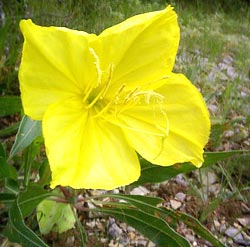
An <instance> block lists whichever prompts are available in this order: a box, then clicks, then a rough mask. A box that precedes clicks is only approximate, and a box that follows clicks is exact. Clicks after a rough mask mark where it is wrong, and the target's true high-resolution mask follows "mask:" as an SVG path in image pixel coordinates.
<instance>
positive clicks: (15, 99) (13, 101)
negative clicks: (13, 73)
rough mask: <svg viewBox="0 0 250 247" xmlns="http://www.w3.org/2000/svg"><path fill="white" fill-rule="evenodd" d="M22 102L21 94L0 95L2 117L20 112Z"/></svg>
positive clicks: (0, 113)
mask: <svg viewBox="0 0 250 247" xmlns="http://www.w3.org/2000/svg"><path fill="white" fill-rule="evenodd" d="M21 109H22V103H21V99H20V97H19V96H1V97H0V117H4V116H8V115H12V114H15V113H18V112H20V111H21Z"/></svg>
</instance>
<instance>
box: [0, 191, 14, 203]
mask: <svg viewBox="0 0 250 247" xmlns="http://www.w3.org/2000/svg"><path fill="white" fill-rule="evenodd" d="M15 199H16V195H14V194H12V193H0V202H1V203H5V204H10V203H12V202H14V201H15Z"/></svg>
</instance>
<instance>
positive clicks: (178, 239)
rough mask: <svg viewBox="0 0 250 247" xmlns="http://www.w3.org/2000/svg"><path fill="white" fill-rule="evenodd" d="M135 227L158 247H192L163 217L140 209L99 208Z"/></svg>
mask: <svg viewBox="0 0 250 247" xmlns="http://www.w3.org/2000/svg"><path fill="white" fill-rule="evenodd" d="M98 211H101V212H103V213H106V214H108V215H112V216H113V217H115V218H117V219H118V220H121V221H123V222H125V223H127V224H128V225H130V226H132V227H134V228H135V229H137V230H138V231H139V232H141V233H142V234H143V235H144V236H145V237H147V238H149V239H150V240H151V241H152V242H154V243H155V244H156V246H158V247H166V246H168V247H190V246H191V245H190V244H189V242H188V241H187V240H186V239H184V238H183V237H182V236H180V235H179V234H178V233H176V232H175V231H174V230H173V229H172V228H171V227H170V226H169V225H168V224H167V222H166V221H164V220H163V219H161V218H159V217H157V216H155V215H152V214H149V213H146V212H143V211H141V210H138V209H120V208H104V207H103V208H99V209H98Z"/></svg>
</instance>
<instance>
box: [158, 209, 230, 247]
mask: <svg viewBox="0 0 250 247" xmlns="http://www.w3.org/2000/svg"><path fill="white" fill-rule="evenodd" d="M159 213H163V217H170V218H172V219H175V220H180V221H182V222H184V223H185V224H186V225H187V226H188V227H190V228H191V229H192V230H193V231H194V232H195V233H196V234H198V235H199V236H200V237H202V238H203V239H205V240H207V241H208V242H210V243H211V244H212V245H213V246H214V247H226V246H225V245H224V244H222V243H221V242H220V241H219V240H218V239H216V238H215V237H214V235H213V234H212V233H211V232H210V231H209V230H208V229H206V228H205V227H204V226H203V225H202V224H201V223H200V222H199V221H198V220H197V219H196V218H194V217H193V216H191V215H189V214H186V213H183V212H181V211H174V210H172V209H168V208H159Z"/></svg>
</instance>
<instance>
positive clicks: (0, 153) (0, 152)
mask: <svg viewBox="0 0 250 247" xmlns="http://www.w3.org/2000/svg"><path fill="white" fill-rule="evenodd" d="M0 157H2V158H6V152H5V149H4V147H3V144H2V143H1V142H0Z"/></svg>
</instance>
